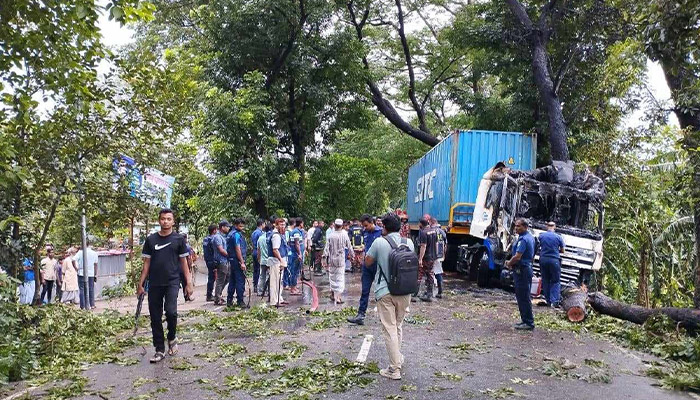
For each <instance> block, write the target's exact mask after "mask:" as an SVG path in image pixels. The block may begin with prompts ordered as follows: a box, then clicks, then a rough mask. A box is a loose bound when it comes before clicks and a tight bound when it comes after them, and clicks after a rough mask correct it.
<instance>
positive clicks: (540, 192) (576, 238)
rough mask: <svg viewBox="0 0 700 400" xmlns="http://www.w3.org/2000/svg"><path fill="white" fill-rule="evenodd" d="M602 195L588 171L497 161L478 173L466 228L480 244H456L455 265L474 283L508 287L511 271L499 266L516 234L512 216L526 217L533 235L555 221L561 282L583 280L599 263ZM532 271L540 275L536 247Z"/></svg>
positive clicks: (561, 165)
mask: <svg viewBox="0 0 700 400" xmlns="http://www.w3.org/2000/svg"><path fill="white" fill-rule="evenodd" d="M567 175H568V177H567ZM604 196H605V191H604V186H603V183H602V181H601V180H600V178H598V177H596V176H595V175H593V174H590V173H589V172H587V171H585V172H583V173H581V174H573V166H572V165H571V164H565V163H555V164H554V165H552V166H549V167H545V168H540V169H537V170H533V171H515V170H511V169H509V168H508V167H507V166H506V164H504V163H502V162H499V163H497V164H496V165H495V166H494V167H493V168H491V169H489V170H488V171H487V172H486V173H485V174H484V175H483V177H482V179H481V183H480V185H479V190H478V194H477V199H476V203H475V206H474V215H473V219H472V223H471V232H470V233H471V235H472V236H475V237H477V238H480V239H483V243H481V244H478V245H472V246H461V247H460V249H459V256H458V258H459V260H460V264H461V265H462V266H463V267H462V268H464V269H470V271H469V272H470V275H471V276H473V277H476V280H477V283H478V284H479V286H491V285H492V284H494V282H496V283H499V284H500V285H501V286H510V285H511V284H512V276H511V274H510V271H508V270H507V269H506V268H504V267H503V266H504V265H505V262H506V261H507V260H508V259H509V258H510V254H511V249H512V246H513V244H514V243H515V240H516V239H517V234H516V233H515V231H514V224H515V220H516V219H517V218H526V219H527V220H528V221H529V222H530V229H531V233H532V234H533V235H534V236H535V237H538V236H539V234H540V233H542V232H544V231H545V230H546V223H547V222H548V221H554V222H555V223H556V224H557V228H556V232H557V233H559V234H560V235H561V236H562V237H563V239H564V243H565V252H564V253H563V254H562V255H561V258H562V270H561V281H562V283H565V282H568V281H578V282H579V283H588V281H589V279H590V277H591V275H592V273H593V272H594V271H598V270H599V269H600V268H601V266H602V262H603V235H602V232H603V199H604ZM475 269H476V270H475ZM533 270H534V272H535V273H536V274H539V250H538V251H537V252H536V254H535V258H534V260H533Z"/></svg>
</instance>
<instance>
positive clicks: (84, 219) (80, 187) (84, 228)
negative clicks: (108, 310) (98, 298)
mask: <svg viewBox="0 0 700 400" xmlns="http://www.w3.org/2000/svg"><path fill="white" fill-rule="evenodd" d="M82 160H83V156H82V153H79V154H78V192H79V193H80V205H81V211H80V214H81V215H80V228H81V232H80V236H81V238H80V239H81V246H82V251H83V257H82V258H83V259H82V263H83V287H84V288H85V289H84V290H83V296H84V297H85V298H84V299H83V301H84V304H85V309H86V310H89V309H90V285H89V281H90V280H89V278H88V265H87V217H86V216H85V191H84V188H83V167H82Z"/></svg>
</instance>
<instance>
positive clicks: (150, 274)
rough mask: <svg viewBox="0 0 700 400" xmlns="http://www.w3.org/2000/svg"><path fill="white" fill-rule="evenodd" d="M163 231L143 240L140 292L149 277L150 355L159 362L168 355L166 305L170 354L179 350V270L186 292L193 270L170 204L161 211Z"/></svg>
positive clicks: (191, 290)
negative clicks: (152, 347)
mask: <svg viewBox="0 0 700 400" xmlns="http://www.w3.org/2000/svg"><path fill="white" fill-rule="evenodd" d="M158 223H159V224H160V231H159V232H156V233H154V234H152V235H149V236H148V238H146V242H145V243H144V244H143V271H142V272H141V280H140V281H139V287H138V291H137V293H138V294H139V295H140V294H142V293H144V291H145V290H144V288H143V286H144V283H145V281H146V279H148V285H149V286H148V311H149V313H150V314H151V330H152V331H153V346H154V347H155V348H156V354H155V355H154V356H153V358H151V360H150V361H151V362H152V363H157V362H159V361H161V360H163V358H165V338H164V337H163V321H162V318H163V309H165V320H166V321H167V323H168V355H171V356H174V355H175V354H177V351H178V348H177V337H176V330H175V328H176V326H177V295H178V292H179V288H180V274H182V276H184V282H183V283H185V285H184V286H185V295H186V296H191V295H192V292H193V287H192V279H191V276H190V270H189V268H188V266H187V257H188V256H189V252H188V250H187V245H186V243H185V238H184V237H183V236H182V235H180V234H179V233H177V232H173V223H174V216H173V211H172V210H170V209H169V208H164V209H162V210H160V213H159V214H158Z"/></svg>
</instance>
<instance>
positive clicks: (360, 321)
mask: <svg viewBox="0 0 700 400" xmlns="http://www.w3.org/2000/svg"><path fill="white" fill-rule="evenodd" d="M348 322H349V323H351V324H357V325H364V324H365V314H357V315H356V316H354V317H348Z"/></svg>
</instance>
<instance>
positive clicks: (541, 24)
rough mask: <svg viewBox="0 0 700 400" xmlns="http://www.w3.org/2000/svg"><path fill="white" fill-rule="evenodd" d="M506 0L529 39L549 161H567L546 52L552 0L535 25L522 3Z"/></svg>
mask: <svg viewBox="0 0 700 400" xmlns="http://www.w3.org/2000/svg"><path fill="white" fill-rule="evenodd" d="M507 2H508V7H509V8H510V9H511V11H512V13H513V15H514V16H515V18H516V19H517V20H518V22H519V23H520V24H521V25H522V26H523V27H524V28H525V31H526V32H525V34H526V35H527V37H528V40H529V42H530V43H529V45H530V51H531V52H532V73H533V76H534V78H535V85H537V92H538V93H539V95H540V100H542V103H543V105H544V108H545V110H546V112H547V120H548V122H549V146H550V153H551V155H552V160H558V161H568V160H569V147H568V145H567V143H566V137H567V131H566V124H565V123H564V114H563V113H562V110H561V101H560V100H559V97H558V96H557V93H556V91H555V89H554V82H553V81H552V76H551V74H550V72H549V71H550V70H551V69H550V66H549V57H548V54H547V42H548V41H549V36H550V34H551V29H552V27H551V26H548V25H547V23H546V21H547V18H546V17H547V15H548V14H550V13H551V12H552V11H553V5H554V2H549V3H548V4H547V5H545V6H544V7H543V8H542V10H541V11H540V18H539V20H538V22H537V24H536V25H535V24H534V23H533V22H532V20H531V19H530V17H529V16H528V13H527V10H526V9H525V7H524V6H523V5H522V3H520V2H519V1H518V0H507Z"/></svg>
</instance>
